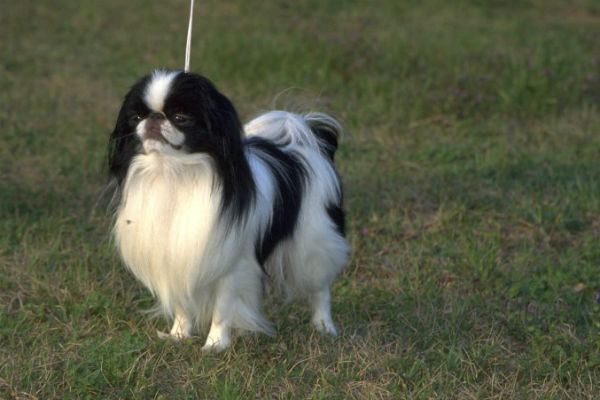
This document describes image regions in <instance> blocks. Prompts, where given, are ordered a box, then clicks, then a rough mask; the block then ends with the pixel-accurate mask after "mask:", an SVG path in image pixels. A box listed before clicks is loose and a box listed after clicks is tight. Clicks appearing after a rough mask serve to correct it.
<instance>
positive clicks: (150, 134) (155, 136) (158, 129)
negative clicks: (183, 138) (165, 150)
mask: <svg viewBox="0 0 600 400" xmlns="http://www.w3.org/2000/svg"><path fill="white" fill-rule="evenodd" d="M145 128H146V129H145V133H144V141H148V140H155V141H157V142H159V143H163V144H166V145H169V146H171V148H173V149H174V150H181V149H182V148H183V146H181V145H177V144H174V143H171V142H170V141H169V140H167V138H165V137H164V135H163V134H162V123H161V121H155V120H152V119H150V120H148V121H147V122H146V126H145Z"/></svg>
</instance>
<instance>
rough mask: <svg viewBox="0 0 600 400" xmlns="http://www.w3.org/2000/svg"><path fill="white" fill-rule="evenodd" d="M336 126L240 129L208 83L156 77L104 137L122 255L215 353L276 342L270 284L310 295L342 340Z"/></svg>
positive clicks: (162, 309)
mask: <svg viewBox="0 0 600 400" xmlns="http://www.w3.org/2000/svg"><path fill="white" fill-rule="evenodd" d="M341 133H342V128H341V126H340V124H339V123H338V122H337V121H336V120H335V119H334V118H332V117H330V116H328V115H325V114H322V113H314V112H311V113H306V114H295V113H290V112H286V111H270V112H266V113H264V114H262V115H260V116H258V117H257V118H255V119H253V120H252V121H250V122H249V123H248V124H246V125H245V126H242V124H241V122H240V119H239V117H238V114H237V112H236V110H235V108H234V106H233V104H232V103H231V101H230V100H229V99H228V98H227V97H225V96H224V95H223V94H221V93H220V92H219V91H218V90H217V89H216V87H215V86H214V84H213V83H211V82H210V81H209V80H208V79H207V78H205V77H203V76H201V75H198V74H194V73H188V72H183V71H170V70H157V71H154V72H153V73H151V74H149V75H147V76H145V77H143V78H142V79H141V80H139V81H138V82H137V83H135V84H134V85H133V86H132V87H131V89H130V90H129V92H128V93H127V95H126V96H125V99H124V102H123V104H122V107H121V109H120V112H119V115H118V118H117V121H116V125H115V128H114V131H113V132H112V134H111V136H110V140H109V149H108V169H109V174H110V178H111V181H112V182H113V183H114V185H115V187H116V203H117V206H116V213H115V221H114V225H113V229H112V235H113V238H114V242H115V244H116V247H117V248H118V252H119V254H120V257H121V259H122V261H123V263H124V264H125V266H126V267H127V268H128V269H129V270H130V271H131V272H132V273H133V275H134V276H135V277H136V278H137V279H138V280H139V281H141V283H142V284H144V286H146V287H147V288H148V289H149V290H150V292H151V293H152V294H153V296H155V297H156V299H157V311H158V312H159V313H161V314H164V315H165V316H166V317H167V318H168V319H170V320H172V321H173V325H172V328H171V331H170V333H169V334H161V333H160V332H159V336H160V337H170V338H174V339H180V338H185V337H189V336H190V335H191V334H192V330H193V329H194V328H202V329H205V330H206V329H208V336H207V338H206V341H205V344H204V346H203V349H204V350H207V351H220V350H223V349H225V348H226V347H228V346H229V345H230V343H231V335H232V330H234V329H236V330H242V331H255V332H263V333H266V334H273V333H274V332H273V327H272V325H271V324H270V323H269V321H267V319H266V318H265V317H264V315H263V313H262V300H263V297H264V290H265V287H264V286H265V285H268V286H269V287H270V288H273V289H274V290H276V293H282V294H285V296H286V297H287V298H304V299H306V300H308V302H309V304H310V306H311V310H312V318H311V322H312V324H313V326H314V327H315V328H316V329H317V330H318V331H320V332H323V333H325V334H329V335H333V336H335V335H336V334H337V331H336V327H335V325H334V323H333V320H332V318H331V311H330V287H331V284H332V282H333V280H334V279H335V277H336V276H337V275H338V274H339V273H340V271H341V270H342V268H343V267H344V265H345V264H346V263H347V261H348V257H349V252H350V247H349V245H348V243H347V241H346V239H345V214H344V211H343V202H342V197H343V195H342V186H341V182H340V179H339V177H338V174H337V172H336V169H335V167H334V164H333V159H334V154H335V151H336V149H337V143H338V138H339V136H340V134H341Z"/></svg>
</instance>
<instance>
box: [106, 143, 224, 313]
mask: <svg viewBox="0 0 600 400" xmlns="http://www.w3.org/2000/svg"><path fill="white" fill-rule="evenodd" d="M218 212H219V193H218V190H215V187H214V185H213V174H212V165H211V162H210V160H209V159H208V158H206V157H203V156H185V157H170V156H165V155H161V154H158V153H151V154H149V155H142V156H138V157H137V158H136V159H135V160H134V162H133V163H132V165H131V167H130V170H129V173H128V176H127V179H126V183H125V188H124V191H123V197H122V202H121V205H120V207H119V210H118V214H117V219H116V222H115V226H114V237H115V241H116V244H117V246H118V248H119V251H120V253H121V256H122V258H123V261H124V262H125V264H126V265H127V267H128V268H129V269H130V270H131V271H132V272H133V274H134V275H135V276H136V277H137V278H138V279H139V280H140V281H141V282H142V283H143V284H144V285H146V286H147V287H148V288H149V289H150V290H151V291H152V293H153V294H154V295H156V296H158V297H159V299H160V300H161V303H163V305H166V304H172V303H182V302H186V299H190V298H191V297H193V295H194V292H195V291H197V290H198V286H201V285H202V283H203V282H205V283H207V284H209V283H210V282H211V281H213V280H214V279H217V278H218V275H219V274H220V272H219V270H220V269H222V268H220V265H222V264H223V263H224V262H226V260H223V259H219V257H217V258H216V259H215V258H214V257H211V256H210V248H211V246H212V243H214V242H215V240H218V237H219V236H220V235H219V229H218V223H217V221H216V218H217V217H218ZM219 264H220V265H219Z"/></svg>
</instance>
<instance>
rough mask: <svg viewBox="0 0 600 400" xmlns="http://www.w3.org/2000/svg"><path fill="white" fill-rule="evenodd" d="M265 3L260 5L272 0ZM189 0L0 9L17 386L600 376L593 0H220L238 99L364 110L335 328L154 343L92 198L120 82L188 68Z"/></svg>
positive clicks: (217, 20) (517, 392)
mask: <svg viewBox="0 0 600 400" xmlns="http://www.w3.org/2000/svg"><path fill="white" fill-rule="evenodd" d="M256 3H257V2H256ZM186 18H187V5H186V4H185V2H181V1H162V2H146V1H141V0H136V1H128V2H117V1H113V0H111V1H104V2H97V4H96V3H94V4H92V3H88V2H76V1H64V2H61V5H60V7H58V6H57V5H56V4H55V3H53V2H50V1H37V2H14V4H11V6H10V7H4V9H3V12H2V14H0V33H1V35H2V37H3V39H4V40H2V41H1V42H0V52H1V54H2V58H1V61H0V87H2V90H0V110H1V111H0V126H1V127H2V133H1V135H2V136H1V138H2V139H1V143H2V146H0V171H1V172H0V398H6V399H53V398H57V399H58V398H78V399H86V398H89V399H96V398H139V399H148V398H156V399H170V398H190V399H192V398H223V399H237V398H312V399H336V398H339V399H342V398H343V399H346V398H369V399H371V398H406V399H428V398H460V399H468V398H473V399H484V398H485V399H494V398H495V399H513V398H514V399H530V398H536V399H584V398H589V399H594V398H598V397H599V396H600V389H598V388H599V387H600V268H599V265H600V246H599V238H598V235H599V230H600V180H599V179H598V178H599V176H600V161H599V160H600V136H598V134H597V133H598V132H599V131H600V111H599V110H598V104H599V101H600V41H598V37H599V35H600V6H599V5H598V4H597V3H596V2H595V1H593V0H575V1H572V2H563V1H559V0H547V1H543V2H542V1H539V0H529V1H523V2H518V3H515V2H508V1H501V0H494V1H476V0H472V1H467V0H455V1H442V0H426V1H422V2H417V1H405V2H398V1H380V2H378V3H377V6H375V5H374V3H372V2H367V1H339V0H327V1H323V0H321V1H313V0H310V1H302V2H292V1H277V2H262V3H260V4H255V2H244V1H228V2H217V1H205V2H200V3H198V5H197V13H196V18H195V36H194V42H193V50H192V62H191V66H192V69H193V70H195V71H197V72H201V73H203V74H205V75H207V76H208V77H210V78H211V79H212V80H213V81H214V82H215V83H216V84H217V86H218V87H219V88H221V89H222V90H223V91H224V92H225V93H226V94H228V95H229V96H230V97H231V98H232V99H233V101H234V102H235V104H236V105H237V107H238V109H239V111H240V113H241V115H242V116H243V117H244V119H245V120H247V119H249V118H250V117H252V116H253V115H255V114H257V113H258V112H260V111H261V110H265V109H269V108H271V107H273V106H274V105H275V106H280V107H283V106H292V107H300V108H304V107H311V108H312V107H314V108H319V109H321V110H326V111H330V112H332V113H334V114H335V115H337V116H338V117H339V118H340V119H341V120H342V121H343V123H344V125H345V126H346V127H347V129H348V132H349V133H348V135H347V136H346V137H345V139H344V141H343V143H342V144H341V148H340V151H339V155H338V156H337V157H336V159H337V162H338V166H339V169H340V172H341V175H342V176H343V178H344V181H345V188H346V194H347V202H346V203H347V210H348V225H349V229H348V230H349V232H348V238H349V240H350V242H351V243H352V246H353V257H352V261H351V262H350V264H349V265H348V267H347V268H346V270H345V272H344V273H343V275H342V276H341V277H340V279H339V280H338V281H337V282H336V284H335V286H334V289H333V311H334V318H335V320H336V322H337V324H338V327H339V328H340V337H339V338H338V339H337V340H332V339H329V338H323V337H321V336H319V335H317V334H315V333H314V332H313V331H312V330H311V329H310V328H309V326H308V323H307V322H308V319H309V314H308V312H307V310H306V307H304V306H303V305H302V304H290V305H282V304H279V303H277V302H274V301H272V299H270V300H269V301H268V303H269V307H268V309H269V313H270V317H271V318H272V320H273V321H275V323H276V327H277V336H276V337H275V338H270V337H265V336H242V337H239V338H238V339H237V340H236V341H235V344H234V345H233V347H232V348H231V349H229V350H227V351H225V352H224V353H222V354H218V355H205V354H202V353H201V351H200V347H201V345H202V338H200V337H199V338H194V339H191V340H188V341H186V342H183V343H171V342H163V341H159V340H157V339H156V337H155V331H156V330H157V329H160V330H164V329H166V322H165V321H163V320H160V319H149V318H148V317H147V316H145V315H143V314H142V313H141V312H140V311H141V310H144V309H145V308H148V307H149V306H150V305H151V304H152V299H151V298H150V296H149V294H148V293H147V292H146V291H145V290H144V289H143V288H142V287H141V286H140V285H139V284H138V283H137V282H135V280H134V279H133V278H132V276H131V275H129V274H128V273H127V272H126V271H125V270H124V268H123V267H122V266H121V265H120V264H119V260H118V259H117V257H116V256H115V254H114V251H113V249H112V246H111V245H110V243H109V240H108V230H109V217H108V216H107V215H106V214H105V213H104V212H103V211H102V209H101V208H95V205H96V203H97V200H98V198H99V196H100V193H101V192H102V189H103V187H104V185H105V183H106V179H105V174H104V169H103V162H104V157H105V153H104V152H105V148H106V142H107V138H108V134H109V133H110V131H111V130H112V126H113V124H114V121H115V118H116V114H117V111H118V107H119V105H120V101H121V98H122V96H123V94H124V93H125V92H126V90H127V88H128V87H129V85H131V84H132V83H133V82H134V81H135V80H136V79H137V78H139V77H140V76H141V75H143V74H145V73H147V72H148V71H149V70H151V69H153V68H156V67H168V68H181V67H182V65H183V58H184V57H183V55H184V54H183V50H184V41H185V30H186Z"/></svg>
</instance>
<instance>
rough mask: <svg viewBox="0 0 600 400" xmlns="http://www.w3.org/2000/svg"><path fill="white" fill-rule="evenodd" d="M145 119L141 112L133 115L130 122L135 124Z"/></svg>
mask: <svg viewBox="0 0 600 400" xmlns="http://www.w3.org/2000/svg"><path fill="white" fill-rule="evenodd" d="M143 119H144V118H143V117H142V116H141V115H140V114H136V115H134V116H132V117H131V118H129V122H131V123H132V124H134V125H137V124H138V123H139V122H140V121H141V120H143Z"/></svg>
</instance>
